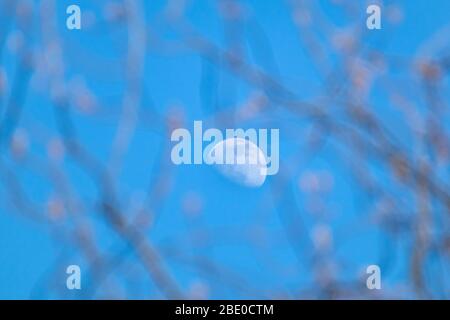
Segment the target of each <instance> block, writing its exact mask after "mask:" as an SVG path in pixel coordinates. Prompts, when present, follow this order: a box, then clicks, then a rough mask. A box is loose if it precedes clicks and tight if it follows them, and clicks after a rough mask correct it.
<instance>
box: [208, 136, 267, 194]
mask: <svg viewBox="0 0 450 320" xmlns="http://www.w3.org/2000/svg"><path fill="white" fill-rule="evenodd" d="M212 154H214V158H218V159H224V161H223V164H216V165H215V167H216V168H217V169H218V170H219V172H220V173H221V174H223V175H224V176H225V177H227V178H229V179H230V180H232V181H234V182H237V183H239V184H242V185H244V186H247V187H260V186H262V185H263V183H264V181H265V180H266V176H267V160H266V157H265V155H264V152H263V151H262V150H261V149H260V148H259V147H258V146H257V145H256V144H254V143H253V142H251V141H249V140H246V139H242V138H229V139H226V140H223V141H220V142H218V143H217V144H216V145H215V146H214V147H213V148H212V149H211V152H210V153H209V154H208V157H210V158H211V157H212V156H211V155H212ZM230 155H232V157H233V158H232V161H231V162H230V161H225V159H227V157H228V159H227V160H229V159H230Z"/></svg>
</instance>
